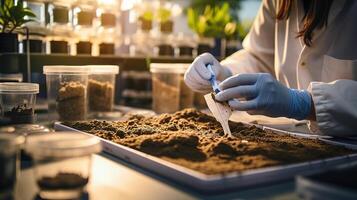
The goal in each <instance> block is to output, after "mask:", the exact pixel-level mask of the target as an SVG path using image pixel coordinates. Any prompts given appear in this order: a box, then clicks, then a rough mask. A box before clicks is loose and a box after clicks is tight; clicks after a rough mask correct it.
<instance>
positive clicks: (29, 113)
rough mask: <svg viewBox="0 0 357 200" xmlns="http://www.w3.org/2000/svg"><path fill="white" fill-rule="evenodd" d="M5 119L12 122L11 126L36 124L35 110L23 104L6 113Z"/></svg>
mask: <svg viewBox="0 0 357 200" xmlns="http://www.w3.org/2000/svg"><path fill="white" fill-rule="evenodd" d="M4 117H5V118H7V119H9V120H10V124H30V123H34V119H35V116H34V110H33V108H31V107H28V106H27V104H22V105H18V106H15V107H13V108H11V110H9V111H5V112H4Z"/></svg>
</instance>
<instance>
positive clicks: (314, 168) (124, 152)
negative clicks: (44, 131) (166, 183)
mask: <svg viewBox="0 0 357 200" xmlns="http://www.w3.org/2000/svg"><path fill="white" fill-rule="evenodd" d="M54 127H55V130H57V131H76V132H79V133H83V134H87V135H91V136H94V135H92V134H89V133H85V132H82V131H79V130H76V129H74V128H71V127H68V126H65V125H63V124H61V123H59V122H56V123H55V126H54ZM95 137H97V136H95ZM98 138H99V139H100V140H101V142H102V145H103V149H104V151H105V152H107V153H109V154H112V155H114V156H116V157H119V158H121V159H123V160H126V161H127V162H129V163H132V164H135V165H138V166H140V167H142V168H144V169H147V170H150V171H152V172H154V173H157V174H159V175H162V176H164V177H166V178H169V179H172V180H174V181H177V182H179V183H181V184H184V185H187V186H190V187H191V188H194V189H196V190H199V191H202V192H222V191H226V190H232V189H239V188H245V187H250V186H256V185H261V184H267V183H271V182H277V181H282V180H287V179H292V178H293V177H294V176H295V175H297V174H299V175H305V174H312V173H316V172H318V171H321V170H325V169H329V168H331V167H333V166H336V165H338V164H342V163H347V162H351V161H354V160H357V154H350V155H346V156H339V157H334V158H329V159H322V160H316V161H311V162H303V163H298V164H290V165H284V166H275V167H267V168H261V169H253V170H247V171H244V172H240V173H238V172H234V173H229V174H225V175H221V174H219V175H206V174H203V173H200V172H197V171H194V170H191V169H188V168H185V167H182V166H179V165H176V164H173V163H170V162H168V161H165V160H162V159H160V158H157V157H154V156H151V155H148V154H146V153H143V152H140V151H137V150H134V149H131V148H129V147H126V146H123V145H120V144H116V143H114V142H111V141H109V140H105V139H103V138H100V137H98Z"/></svg>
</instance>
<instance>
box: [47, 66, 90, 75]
mask: <svg viewBox="0 0 357 200" xmlns="http://www.w3.org/2000/svg"><path fill="white" fill-rule="evenodd" d="M43 73H44V74H72V75H80V74H83V75H86V74H89V68H88V67H86V66H69V65H48V66H44V67H43Z"/></svg>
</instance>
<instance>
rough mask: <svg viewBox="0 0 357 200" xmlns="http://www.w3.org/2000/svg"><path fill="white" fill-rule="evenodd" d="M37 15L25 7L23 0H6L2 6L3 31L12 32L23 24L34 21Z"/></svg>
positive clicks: (0, 15) (0, 8)
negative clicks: (15, 0) (16, 0)
mask: <svg viewBox="0 0 357 200" xmlns="http://www.w3.org/2000/svg"><path fill="white" fill-rule="evenodd" d="M34 17H36V15H35V14H34V13H33V12H32V11H31V9H29V8H24V6H23V2H22V0H19V1H18V2H17V4H15V3H14V1H13V0H4V1H3V3H2V4H1V6H0V25H1V32H2V33H12V32H13V31H14V30H15V29H16V28H19V27H21V26H22V25H23V24H25V23H27V22H30V21H33V19H32V18H34Z"/></svg>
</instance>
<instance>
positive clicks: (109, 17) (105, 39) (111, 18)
mask: <svg viewBox="0 0 357 200" xmlns="http://www.w3.org/2000/svg"><path fill="white" fill-rule="evenodd" d="M99 13H100V17H99V18H100V27H99V28H98V31H97V34H96V38H97V42H98V47H99V55H114V54H115V49H116V48H117V47H118V46H119V44H118V41H119V36H120V29H119V27H118V26H116V24H117V23H116V22H117V21H116V19H117V16H116V13H115V12H113V11H111V10H108V9H100V11H99Z"/></svg>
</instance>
